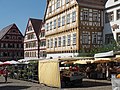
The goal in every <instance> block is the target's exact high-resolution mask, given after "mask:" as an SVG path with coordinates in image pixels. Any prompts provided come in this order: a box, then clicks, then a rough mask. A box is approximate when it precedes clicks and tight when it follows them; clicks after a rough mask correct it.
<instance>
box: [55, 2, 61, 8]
mask: <svg viewBox="0 0 120 90" xmlns="http://www.w3.org/2000/svg"><path fill="white" fill-rule="evenodd" d="M59 7H60V0H57V3H56V9H58V8H59Z"/></svg>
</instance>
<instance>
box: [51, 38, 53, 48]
mask: <svg viewBox="0 0 120 90" xmlns="http://www.w3.org/2000/svg"><path fill="white" fill-rule="evenodd" d="M50 41H51V42H50V47H51V48H52V47H53V39H51V40H50Z"/></svg>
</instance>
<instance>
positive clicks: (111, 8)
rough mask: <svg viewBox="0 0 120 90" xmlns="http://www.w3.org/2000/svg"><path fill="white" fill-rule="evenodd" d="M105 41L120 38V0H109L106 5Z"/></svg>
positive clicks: (109, 41) (108, 41)
mask: <svg viewBox="0 0 120 90" xmlns="http://www.w3.org/2000/svg"><path fill="white" fill-rule="evenodd" d="M105 8H106V9H105V22H104V23H105V24H104V32H103V35H104V36H103V37H104V42H105V43H106V44H108V43H111V42H112V41H113V39H114V40H116V41H119V40H120V0H108V1H107V3H106V5H105Z"/></svg>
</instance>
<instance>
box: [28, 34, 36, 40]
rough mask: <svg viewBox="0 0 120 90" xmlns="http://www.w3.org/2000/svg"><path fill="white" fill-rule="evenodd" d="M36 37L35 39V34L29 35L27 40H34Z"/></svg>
mask: <svg viewBox="0 0 120 90" xmlns="http://www.w3.org/2000/svg"><path fill="white" fill-rule="evenodd" d="M34 37H35V36H34V34H33V33H32V34H28V35H27V39H34Z"/></svg>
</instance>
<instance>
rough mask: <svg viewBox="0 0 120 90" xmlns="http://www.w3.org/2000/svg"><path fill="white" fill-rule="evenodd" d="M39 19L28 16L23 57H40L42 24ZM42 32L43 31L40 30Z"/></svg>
mask: <svg viewBox="0 0 120 90" xmlns="http://www.w3.org/2000/svg"><path fill="white" fill-rule="evenodd" d="M43 24H44V23H43V21H42V20H41V19H33V18H30V19H29V20H28V24H27V27H26V31H25V36H24V57H25V58H40V57H41V55H40V38H39V35H40V34H41V28H42V26H43ZM42 32H43V31H42Z"/></svg>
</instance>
